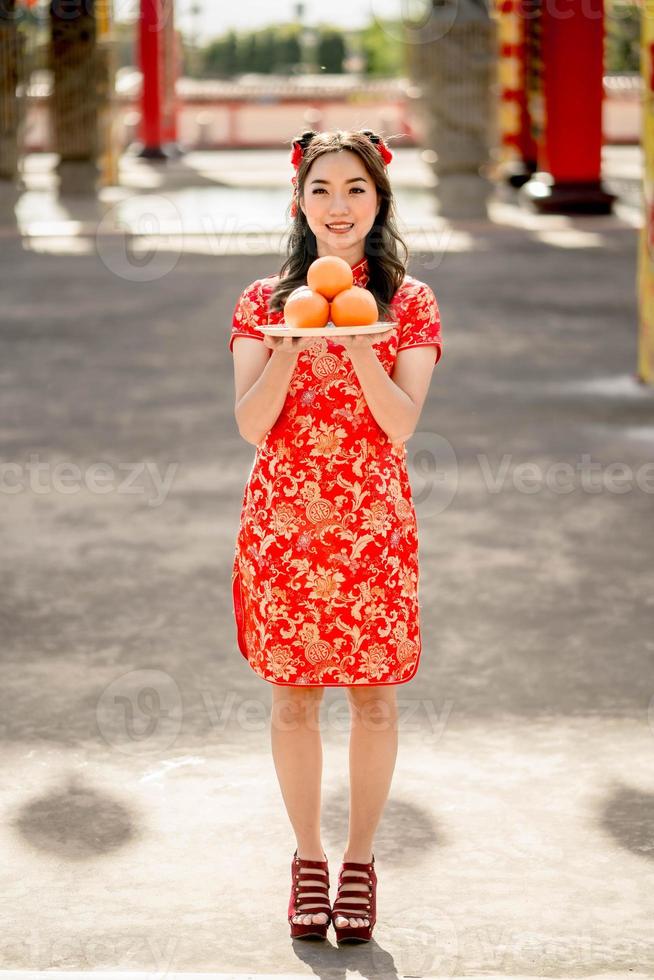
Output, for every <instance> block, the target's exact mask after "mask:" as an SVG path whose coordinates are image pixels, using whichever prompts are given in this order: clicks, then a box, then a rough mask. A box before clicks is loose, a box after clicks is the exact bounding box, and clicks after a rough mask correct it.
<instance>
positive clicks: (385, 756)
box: [334, 685, 398, 926]
mask: <svg viewBox="0 0 654 980" xmlns="http://www.w3.org/2000/svg"><path fill="white" fill-rule="evenodd" d="M347 693H348V698H349V702H350V709H351V713H352V727H351V730H350V820H349V829H348V841H347V846H346V848H345V853H344V854H343V860H344V861H356V862H360V863H362V864H365V863H367V862H369V861H370V860H371V859H372V853H373V839H374V836H375V831H376V830H377V825H378V823H379V820H380V818H381V815H382V811H383V809H384V805H385V803H386V800H387V798H388V793H389V791H390V787H391V781H392V778H393V771H394V769H395V760H396V758H397V745H398V733H397V698H396V692H395V685H392V686H391V685H388V686H381V685H380V686H377V687H368V688H364V687H348V688H347ZM345 877H347V875H345ZM356 882H357V876H356V875H353V876H352V884H351V885H348V886H347V887H345V886H344V888H343V890H344V891H351V892H357V891H360V892H367V886H366V885H364V884H361V879H360V878H359V880H358V883H356ZM334 924H335V925H337V926H347V925H348V924H349V925H351V926H367V925H368V924H369V920H368V919H366V918H349V919H347V918H345V917H344V916H340V915H337V916H336V918H335V920H334Z"/></svg>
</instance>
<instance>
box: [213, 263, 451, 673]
mask: <svg viewBox="0 0 654 980" xmlns="http://www.w3.org/2000/svg"><path fill="white" fill-rule="evenodd" d="M353 273H354V282H355V284H356V285H360V286H366V285H367V282H368V264H367V259H365V258H364V259H362V260H361V262H359V263H357V264H356V265H355V266H353ZM276 281H277V277H276V276H268V277H265V278H263V279H257V280H255V282H253V283H251V284H250V285H249V286H248V287H247V288H246V289H245V290H244V291H243V293H242V294H241V296H240V297H239V300H238V302H237V304H236V308H235V310H234V315H233V320H232V329H231V334H230V338H229V349H230V350H232V351H233V343H234V339H235V337H237V336H247V337H253V338H255V339H257V340H263V334H262V333H261V331H260V330H259V325H260V324H263V323H281V322H283V319H284V316H283V311H281V310H280V311H277V312H275V313H269V311H268V300H269V298H270V295H271V293H272V290H273V288H274V285H275V283H276ZM391 319H392V320H393V322H394V323H395V324H396V326H395V327H394V329H393V330H390V331H389V332H388V333H387V334H386V335H385V336H384V338H382V339H381V340H380V341H378V342H377V343H376V344H375V345H374V349H375V351H376V353H377V356H378V357H379V360H380V361H381V363H382V365H383V367H384V369H385V370H386V371H387V373H389V374H390V373H391V372H392V370H393V366H394V364H395V360H396V357H397V353H398V351H399V350H405V349H407V348H408V347H413V346H425V345H433V346H434V351H435V362H436V363H437V362H438V361H439V360H440V357H441V353H442V344H441V335H440V314H439V310H438V304H437V302H436V297H435V296H434V294H433V292H432V290H431V289H430V287H429V286H427V285H426V284H425V283H423V282H420V281H419V280H417V279H414V278H413V277H412V276H409V275H407V276H405V280H404V282H403V284H402V286H401V287H400V288H399V289H398V291H397V292H396V294H395V296H394V298H393V301H392V315H391ZM418 583H419V568H418V528H417V521H416V514H415V509H414V504H413V498H412V495H411V486H410V483H409V476H408V471H407V467H406V446H405V445H404V443H399V444H395V443H391V441H390V440H389V439H388V436H387V435H386V433H385V432H384V431H383V430H382V429H381V427H380V426H379V425H378V423H377V422H376V420H375V418H374V416H373V415H372V413H371V412H370V409H369V408H368V405H367V402H366V400H365V396H364V394H363V391H362V389H361V385H360V384H359V380H358V378H357V376H356V373H355V371H354V369H353V368H352V365H351V362H350V360H349V357H348V355H347V352H346V350H345V348H344V347H343V346H342V344H339V343H338V340H337V339H334V340H332V339H331V338H330V337H316V338H315V343H314V344H312V345H311V346H310V347H309V348H307V349H306V350H303V351H301V352H300V354H299V355H298V358H297V362H296V365H295V370H294V373H293V376H292V378H291V382H290V385H289V387H288V391H287V395H286V399H285V401H284V405H283V406H282V410H281V412H280V414H279V416H278V418H277V419H276V421H275V423H274V425H273V426H272V428H271V429H270V430H269V431H268V432H267V433H266V436H265V437H264V439H263V440H262V441H261V442H260V443H259V445H258V446H257V447H256V454H255V460H254V463H253V466H252V470H251V472H250V475H249V477H248V480H247V483H246V485H245V488H244V492H243V501H242V507H241V520H240V526H239V531H238V536H237V540H236V548H235V553H234V563H233V567H232V597H233V603H234V615H235V622H236V630H237V641H238V646H239V650H240V651H241V653H242V654H243V656H244V657H245V659H246V660H247V661H248V663H249V664H250V666H251V667H252V669H253V670H254V671H255V673H257V674H258V675H259V676H260V677H262V678H264V679H265V680H267V681H269V682H271V683H274V684H285V685H293V686H296V685H302V684H307V685H312V686H327V687H332V686H333V687H338V686H353V685H356V684H361V685H382V684H402V683H405V682H406V681H408V680H410V679H411V678H412V677H413V675H414V674H415V672H416V670H417V668H418V663H419V659H420V653H421V634H420V609H419V600H418Z"/></svg>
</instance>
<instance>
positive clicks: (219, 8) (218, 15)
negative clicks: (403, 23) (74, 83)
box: [114, 0, 416, 40]
mask: <svg viewBox="0 0 654 980" xmlns="http://www.w3.org/2000/svg"><path fill="white" fill-rule="evenodd" d="M303 3H304V10H305V13H304V22H305V23H306V24H309V25H313V24H318V23H320V22H321V21H327V22H329V23H330V24H335V25H336V26H338V27H344V28H353V27H363V26H364V25H365V24H368V23H369V22H370V21H371V20H373V19H374V18H385V17H401V16H402V10H403V9H404V8H405V7H406V6H407V5H410V4H411V0H329V2H328V3H325V0H303ZM413 3H414V5H415V3H416V0H413ZM193 6H197V7H199V8H200V10H201V13H200V14H199V15H198V16H197V17H195V18H194V17H193V16H192V15H191V13H190V10H191V8H192V7H193ZM295 8H296V0H176V2H175V22H176V24H177V26H178V27H179V29H180V30H182V31H183V32H184V33H190V34H192V33H194V31H195V30H196V29H197V30H198V33H199V35H200V38H201V39H202V40H206V39H208V38H212V37H216V36H217V35H219V34H222V33H224V32H225V31H228V30H230V29H232V28H233V29H234V30H237V31H238V30H250V29H254V28H258V27H265V26H266V25H268V24H274V23H280V22H282V23H283V22H287V21H290V20H295V19H296V18H295ZM114 9H115V12H116V16H117V19H118V20H124V19H131V18H132V17H133V16H134V15H135V13H136V11H137V10H138V2H137V0H114ZM195 25H197V28H196V26H195Z"/></svg>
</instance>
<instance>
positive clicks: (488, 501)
mask: <svg viewBox="0 0 654 980" xmlns="http://www.w3.org/2000/svg"><path fill="white" fill-rule="evenodd" d="M505 207H506V208H507V209H508V211H510V213H511V214H512V215H513V219H514V220H512V222H511V223H507V224H506V225H497V226H496V225H494V224H492V223H489V224H488V225H487V226H486V227H485V228H482V227H480V228H476V229H470V228H463V229H462V228H453V229H450V230H449V231H448V233H447V235H446V236H445V237H444V238H443V240H442V243H441V244H442V247H441V248H440V250H438V249H435V250H431V251H423V252H419V251H417V252H414V254H413V257H412V266H411V271H413V273H414V274H415V275H418V276H419V277H420V278H423V279H425V280H426V281H428V282H429V283H430V285H432V287H433V288H434V290H435V292H436V294H437V296H438V299H439V304H440V307H441V313H442V321H443V336H444V342H445V352H444V355H443V359H442V361H441V362H440V364H439V365H438V367H437V369H436V371H435V373H434V378H433V382H432V388H431V392H430V396H429V399H428V402H427V404H426V406H425V409H424V413H423V417H422V419H421V423H420V427H419V431H418V432H417V433H416V434H415V436H414V437H413V439H412V440H411V441H410V443H409V446H408V448H409V468H410V474H411V479H412V486H413V488H414V498H415V502H416V510H417V514H418V520H419V526H420V541H421V579H420V591H421V607H422V629H423V656H422V660H421V667H420V670H419V672H418V674H417V675H416V678H415V679H414V680H413V681H412V682H411V683H410V684H407V685H405V686H403V687H401V688H398V701H399V704H400V709H401V713H402V714H401V726H400V727H401V740H400V752H399V756H398V762H397V768H396V773H395V777H394V781H393V786H392V791H391V796H390V798H389V801H388V804H387V807H386V810H385V811H384V816H383V818H382V823H381V825H380V828H379V832H378V835H377V840H376V844H375V854H376V860H377V866H378V874H379V922H378V927H377V930H376V932H375V941H374V942H373V943H372V944H370V945H368V946H365V947H357V948H350V949H342V950H341V949H338V948H337V947H336V945H335V943H334V941H333V933H332V939H330V941H329V942H328V943H327V944H320V945H317V944H301V943H295V944H292V943H291V941H290V940H289V938H288V929H287V924H286V921H285V914H286V904H287V898H288V894H287V893H288V885H289V883H288V882H287V878H288V868H289V862H290V858H291V855H292V851H293V847H294V843H293V840H292V835H291V832H290V828H289V825H288V820H287V818H286V814H285V811H284V808H283V804H282V800H281V796H280V792H279V787H278V784H277V782H276V778H275V773H274V768H273V765H272V761H271V757H270V751H269V728H268V723H269V709H270V695H271V689H270V687H269V685H267V684H266V683H265V682H264V681H262V680H261V679H260V678H259V677H257V676H256V675H255V674H254V673H253V672H252V671H251V670H250V668H249V667H248V665H247V664H246V662H245V661H244V660H243V658H242V657H241V655H240V653H239V652H238V649H237V647H236V643H235V634H234V624H233V618H232V609H231V597H230V593H229V575H230V567H231V557H232V555H233V547H234V540H235V536H236V531H237V526H238V518H239V510H240V504H241V498H242V491H243V487H244V484H245V480H246V479H247V475H248V472H249V469H250V466H251V464H252V459H253V452H254V450H253V448H252V447H251V446H250V445H248V444H246V443H245V442H243V441H242V440H241V439H240V438H239V436H238V433H237V431H236V427H235V424H234V420H233V411H232V406H233V382H232V361H231V355H230V354H229V351H228V350H227V338H228V333H229V324H230V318H231V312H232V309H233V304H234V302H235V300H236V296H237V294H238V291H239V290H240V289H241V288H242V287H243V285H245V284H246V283H248V282H250V281H251V280H252V279H253V278H255V277H257V276H260V275H263V274H266V273H268V272H270V271H273V270H275V269H276V268H277V267H278V259H277V257H276V256H275V255H274V254H270V253H268V254H260V255H259V254H254V255H230V254H219V255H216V254H199V253H194V252H192V251H186V250H181V251H180V252H179V254H175V261H174V262H170V261H169V259H167V256H170V254H171V253H170V252H169V251H166V249H165V248H164V249H161V251H160V252H159V253H157V254H153V255H151V256H150V257H149V258H148V257H147V256H146V258H143V257H141V263H140V265H139V263H138V262H137V261H134V256H132V258H131V260H130V261H128V260H127V259H126V257H125V251H124V248H123V247H122V245H121V242H120V241H119V240H118V239H113V238H111V236H107V237H106V239H105V238H103V236H98V237H97V239H94V240H92V242H91V247H90V248H88V247H86V246H88V242H86V243H84V242H83V240H82V238H81V237H80V236H77V235H76V234H75V233H74V230H71V231H70V233H69V234H67V235H62V236H61V248H60V251H58V252H56V251H55V252H53V251H48V250H39V249H38V248H36V247H35V244H36V243H35V241H34V240H32V239H31V238H30V237H25V238H21V237H20V236H17V235H16V234H15V233H14V234H9V233H7V234H6V236H5V237H4V239H3V242H2V250H3V263H2V302H3V308H2V316H1V326H0V375H1V379H2V386H1V388H0V398H1V399H2V404H1V408H2V411H1V413H0V458H1V460H2V471H3V483H2V489H3V491H4V493H3V498H2V499H3V504H4V506H3V507H2V508H0V541H1V542H2V554H3V559H4V560H3V563H2V570H1V571H0V575H1V577H2V589H1V593H0V595H1V599H0V622H1V624H2V636H3V643H2V656H1V660H0V719H1V724H2V736H3V740H2V750H1V752H0V766H1V767H2V771H1V775H2V779H1V780H0V800H1V802H2V811H3V815H4V819H3V822H2V828H1V829H0V836H1V840H0V846H1V848H2V855H3V859H2V862H1V864H0V886H1V894H2V896H3V902H2V905H1V907H0V968H2V969H3V970H6V971H21V970H22V971H58V972H59V971H73V972H80V971H82V972H88V971H120V972H130V971H132V972H140V971H143V972H146V973H149V974H152V973H155V972H156V973H158V975H159V976H160V975H161V974H162V972H168V973H169V974H175V973H187V974H188V973H209V974H219V975H222V976H232V975H242V976H255V975H258V976H260V975H267V976H272V975H275V976H278V977H283V976H289V975H293V976H307V975H319V976H321V977H322V976H324V977H332V976H333V977H337V976H338V977H341V976H342V977H345V976H347V975H349V974H350V973H351V974H354V973H359V974H361V975H363V976H367V977H375V978H377V977H384V978H386V977H388V978H391V977H404V976H421V977H436V976H447V977H464V976H470V977H471V976H480V975H484V976H494V977H514V978H517V977H534V976H539V977H540V976H542V977H570V978H572V977H575V978H577V977H600V976H602V977H607V976H611V977H626V976H629V977H634V976H636V977H646V976H652V975H653V974H654V947H653V942H652V930H651V922H652V915H653V912H654V902H653V900H652V894H653V888H652V885H653V866H652V860H653V856H654V816H653V815H654V775H653V769H652V747H653V744H654V743H653V739H654V672H653V670H652V663H653V658H652V654H653V652H654V642H653V641H652V594H653V591H652V568H653V559H654V554H653V551H654V548H653V542H652V535H651V527H652V517H653V513H654V507H653V501H654V465H653V460H654V389H652V388H646V387H643V386H641V385H639V384H638V382H637V381H636V380H635V377H634V374H635V368H636V322H637V308H636V294H635V263H636V245H637V232H636V229H635V228H634V227H633V226H632V225H630V224H629V222H627V221H624V220H622V219H620V218H617V217H616V218H611V219H597V220H596V221H595V220H594V219H592V218H589V219H583V220H571V219H553V220H552V221H549V220H547V219H537V218H533V219H530V220H529V221H525V222H524V223H523V224H520V222H519V220H518V212H517V209H515V208H513V209H512V205H511V204H510V202H507V203H506V204H505ZM66 243H67V244H66ZM64 245H66V247H64ZM167 261H168V265H166V262H167ZM157 263H160V264H159V265H157ZM153 270H154V272H153ZM151 273H153V274H151ZM322 720H323V733H324V745H325V759H324V774H323V775H324V781H323V805H324V811H323V812H324V820H323V838H324V844H325V847H326V850H327V854H328V856H329V857H330V860H331V861H332V862H333V864H334V871H336V870H337V866H338V860H339V858H340V856H341V851H342V847H343V844H344V840H345V834H346V828H347V805H348V788H347V765H346V763H347V730H348V724H347V711H346V707H345V701H344V698H343V697H342V693H341V692H339V691H336V690H328V691H327V693H326V695H325V701H324V704H323V709H322Z"/></svg>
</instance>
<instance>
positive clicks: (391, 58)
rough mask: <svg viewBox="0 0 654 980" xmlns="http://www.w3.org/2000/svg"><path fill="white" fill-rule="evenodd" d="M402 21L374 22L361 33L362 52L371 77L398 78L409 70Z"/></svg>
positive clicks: (366, 68) (366, 69) (367, 72)
mask: <svg viewBox="0 0 654 980" xmlns="http://www.w3.org/2000/svg"><path fill="white" fill-rule="evenodd" d="M401 38H402V22H401V21H392V20H386V21H372V22H371V23H370V24H369V25H368V26H367V27H365V28H364V29H363V31H362V32H361V51H362V54H363V56H364V59H365V69H364V70H365V73H366V75H371V76H386V77H396V76H398V75H404V74H405V73H406V70H407V64H406V52H405V46H404V44H403V43H402V40H401Z"/></svg>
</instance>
